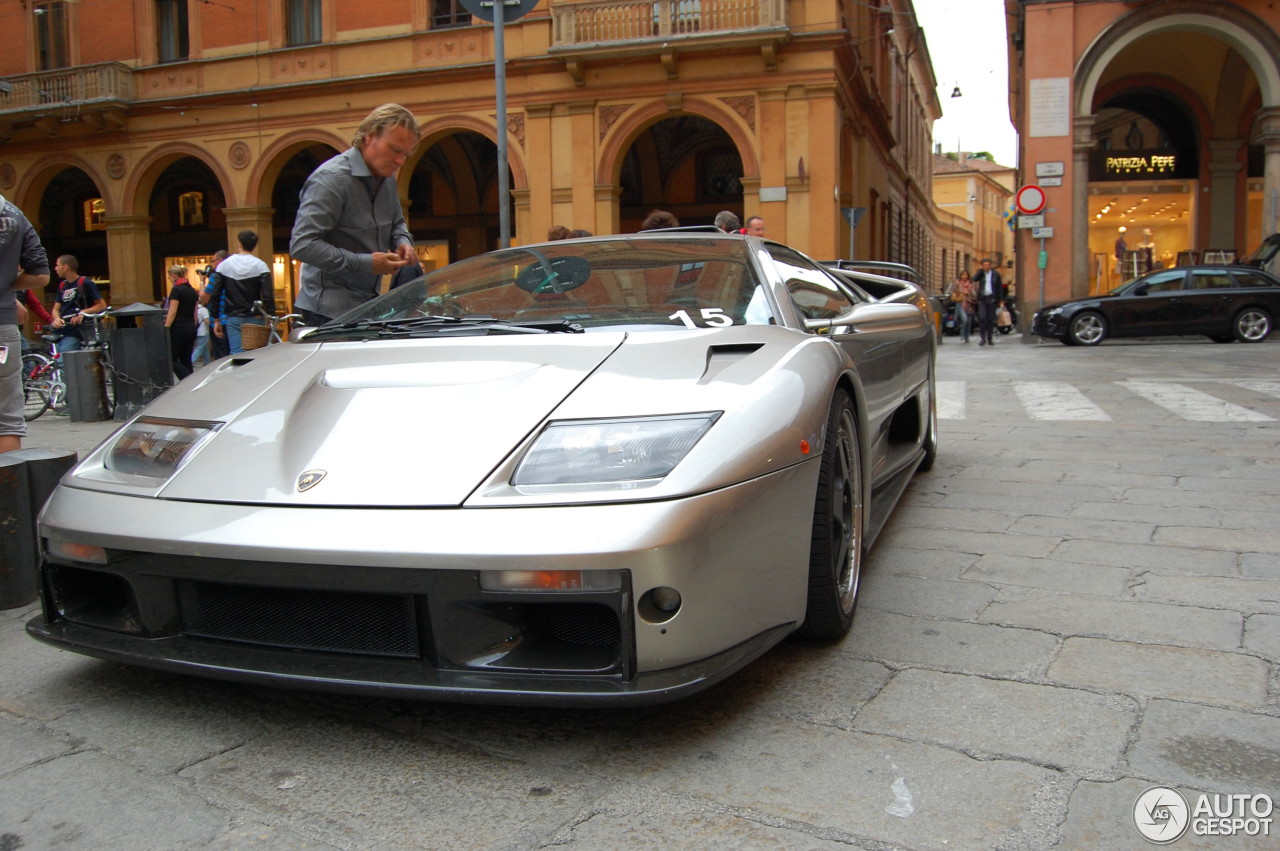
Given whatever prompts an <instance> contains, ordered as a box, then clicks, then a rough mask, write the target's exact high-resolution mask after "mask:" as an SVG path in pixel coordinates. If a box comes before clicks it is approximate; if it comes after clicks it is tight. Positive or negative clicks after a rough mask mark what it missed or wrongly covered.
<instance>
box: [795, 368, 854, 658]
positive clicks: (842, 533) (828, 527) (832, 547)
mask: <svg viewBox="0 0 1280 851" xmlns="http://www.w3.org/2000/svg"><path fill="white" fill-rule="evenodd" d="M864 528H865V511H864V506H863V503H862V455H861V454H860V453H859V450H858V429H857V420H856V418H855V416H854V412H853V403H852V402H851V401H850V399H849V396H848V394H847V393H845V392H844V391H843V390H841V391H839V392H837V393H836V396H835V399H833V400H832V402H831V414H830V416H829V417H828V418H827V431H826V441H825V445H824V446H823V448H822V469H821V471H820V472H819V473H818V493H817V497H816V499H815V500H814V506H813V533H812V539H811V543H810V548H809V605H808V609H807V611H806V613H805V620H804V624H802V625H801V627H800V632H801V634H802V635H805V636H806V637H808V638H816V639H824V640H826V639H835V638H840V637H841V636H842V635H844V634H845V633H846V632H848V631H849V627H850V626H852V625H853V609H854V606H855V605H856V603H857V601H858V582H859V580H860V579H861V574H862V551H863V530H864Z"/></svg>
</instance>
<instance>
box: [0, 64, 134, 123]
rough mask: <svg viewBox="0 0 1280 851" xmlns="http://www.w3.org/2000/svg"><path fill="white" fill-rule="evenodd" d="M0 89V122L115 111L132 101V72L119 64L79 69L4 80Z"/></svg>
mask: <svg viewBox="0 0 1280 851" xmlns="http://www.w3.org/2000/svg"><path fill="white" fill-rule="evenodd" d="M3 82H5V83H8V85H9V91H7V92H5V91H3V88H4V87H3V86H0V122H6V123H13V122H14V121H19V120H23V119H40V118H45V117H63V113H65V112H67V111H68V110H71V111H76V112H78V113H79V114H80V115H85V114H89V115H94V114H96V115H102V114H104V113H111V112H113V111H119V110H121V109H123V108H125V107H127V106H128V105H129V104H130V103H131V102H132V101H133V97H134V95H133V91H134V89H133V69H132V68H130V67H129V66H128V65H125V64H123V63H120V62H103V63H101V64H99V65H81V66H80V67H78V68H61V69H59V70H57V71H41V72H39V73H36V74H23V75H22V76H18V77H6V78H4V80H3Z"/></svg>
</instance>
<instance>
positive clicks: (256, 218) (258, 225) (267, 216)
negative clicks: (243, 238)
mask: <svg viewBox="0 0 1280 851" xmlns="http://www.w3.org/2000/svg"><path fill="white" fill-rule="evenodd" d="M274 212H275V210H274V209H273V208H271V207H224V208H223V209H222V213H223V215H225V216H226V217H227V251H229V252H231V253H232V254H235V253H236V252H237V251H239V250H240V242H239V240H238V239H237V238H236V235H237V234H238V233H240V231H242V230H251V231H253V232H254V233H256V234H257V235H258V248H257V250H256V251H254V252H253V253H254V254H256V255H258V256H259V257H261V258H262V262H263V263H266V264H267V265H268V266H270V265H271V261H272V255H274V253H275V251H274V250H273V248H272V246H271V216H272V214H273V213H274ZM281 253H282V254H287V253H288V252H287V251H282V252H281Z"/></svg>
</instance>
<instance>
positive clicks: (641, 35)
mask: <svg viewBox="0 0 1280 851" xmlns="http://www.w3.org/2000/svg"><path fill="white" fill-rule="evenodd" d="M786 10H787V4H786V2H785V0H580V2H567V3H564V2H558V3H553V4H552V6H551V20H552V27H553V29H552V37H551V38H552V41H551V49H552V52H553V53H560V52H574V53H582V52H586V51H591V52H595V51H610V50H615V51H616V50H617V49H619V48H627V47H644V46H645V44H646V43H648V42H655V41H656V42H667V43H669V44H672V46H675V43H676V42H685V43H690V44H693V43H697V42H700V41H701V42H708V43H712V42H714V43H723V42H725V41H759V40H760V38H761V36H767V37H769V38H776V37H778V35H779V34H781V33H785V32H786V29H787V11H786Z"/></svg>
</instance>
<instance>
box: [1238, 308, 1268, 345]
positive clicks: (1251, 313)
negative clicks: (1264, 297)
mask: <svg viewBox="0 0 1280 851" xmlns="http://www.w3.org/2000/svg"><path fill="white" fill-rule="evenodd" d="M1231 329H1232V331H1234V332H1235V335H1236V339H1237V340H1239V341H1240V342H1242V343H1261V342H1262V341H1263V340H1265V339H1267V338H1268V337H1270V336H1271V314H1269V313H1267V312H1266V311H1265V310H1263V309H1262V308H1260V307H1246V308H1245V309H1244V310H1242V311H1240V312H1239V313H1238V314H1236V320H1235V322H1233V323H1232V324H1231Z"/></svg>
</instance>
